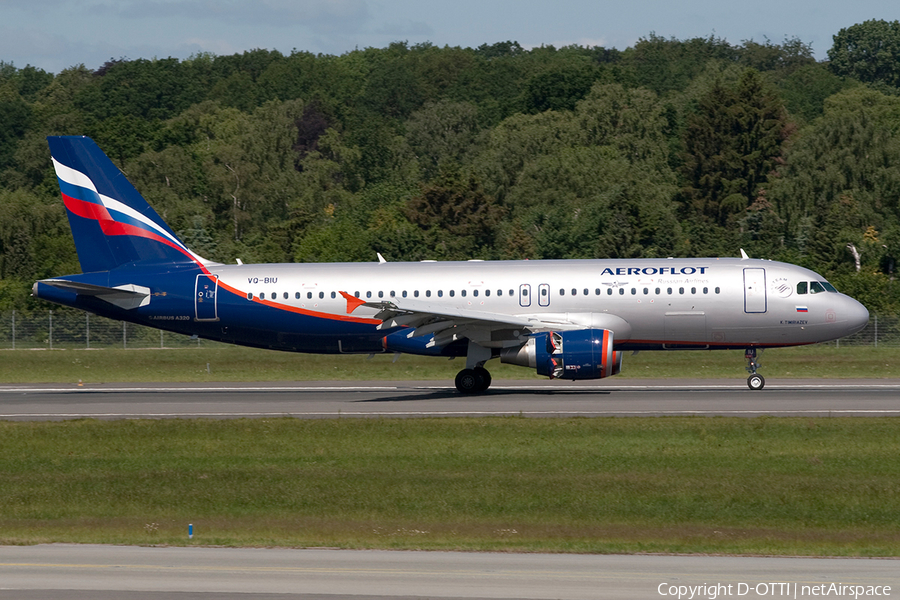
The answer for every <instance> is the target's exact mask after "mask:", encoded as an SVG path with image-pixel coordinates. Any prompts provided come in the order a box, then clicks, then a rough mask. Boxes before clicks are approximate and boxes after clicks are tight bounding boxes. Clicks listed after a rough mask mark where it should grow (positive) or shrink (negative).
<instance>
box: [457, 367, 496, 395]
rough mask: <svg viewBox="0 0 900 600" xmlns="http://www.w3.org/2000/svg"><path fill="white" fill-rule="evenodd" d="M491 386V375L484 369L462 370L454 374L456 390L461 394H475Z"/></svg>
mask: <svg viewBox="0 0 900 600" xmlns="http://www.w3.org/2000/svg"><path fill="white" fill-rule="evenodd" d="M490 385H491V374H490V373H488V371H487V369H485V368H484V367H475V368H474V369H463V370H462V371H460V372H459V373H457V374H456V389H457V390H459V392H460V393H461V394H477V393H479V392H483V391H485V390H486V389H488V387H490Z"/></svg>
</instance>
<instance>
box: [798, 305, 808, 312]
mask: <svg viewBox="0 0 900 600" xmlns="http://www.w3.org/2000/svg"><path fill="white" fill-rule="evenodd" d="M797 312H809V309H808V308H806V307H805V306H798V307H797Z"/></svg>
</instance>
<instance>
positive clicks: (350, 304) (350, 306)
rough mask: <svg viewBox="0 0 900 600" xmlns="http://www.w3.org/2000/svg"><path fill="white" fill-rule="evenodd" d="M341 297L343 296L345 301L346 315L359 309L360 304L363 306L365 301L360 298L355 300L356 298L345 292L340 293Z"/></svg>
mask: <svg viewBox="0 0 900 600" xmlns="http://www.w3.org/2000/svg"><path fill="white" fill-rule="evenodd" d="M340 294H341V296H343V297H344V298H345V299H346V300H347V314H348V315H349V314H350V313H352V312H353V311H354V310H356V309H357V308H359V306H360V305H361V304H365V303H366V301H365V300H363V299H362V298H357V297H356V296H351V295H350V294H348V293H347V292H340Z"/></svg>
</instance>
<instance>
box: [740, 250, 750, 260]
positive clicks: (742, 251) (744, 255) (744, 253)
mask: <svg viewBox="0 0 900 600" xmlns="http://www.w3.org/2000/svg"><path fill="white" fill-rule="evenodd" d="M749 259H750V257H749V256H747V253H746V252H744V249H743V248H741V260H749Z"/></svg>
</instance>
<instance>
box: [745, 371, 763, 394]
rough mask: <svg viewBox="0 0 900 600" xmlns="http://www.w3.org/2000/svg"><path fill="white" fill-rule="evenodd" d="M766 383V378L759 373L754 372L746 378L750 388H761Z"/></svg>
mask: <svg viewBox="0 0 900 600" xmlns="http://www.w3.org/2000/svg"><path fill="white" fill-rule="evenodd" d="M765 385H766V379H765V377H763V376H762V375H760V374H759V373H754V374H753V375H751V376H750V377H748V378H747V387H749V388H750V389H751V390H761V389H763V388H764V387H765Z"/></svg>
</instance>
